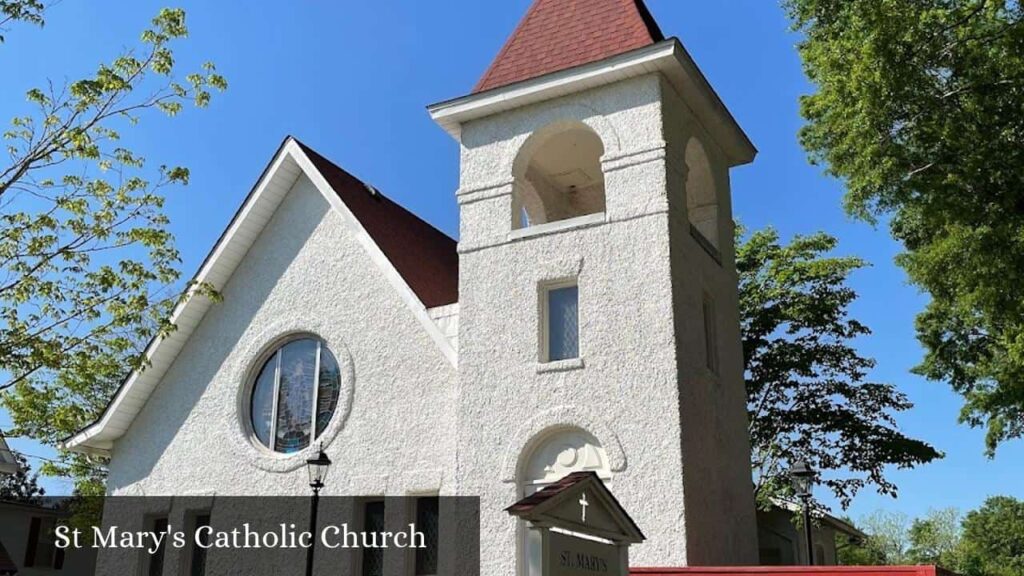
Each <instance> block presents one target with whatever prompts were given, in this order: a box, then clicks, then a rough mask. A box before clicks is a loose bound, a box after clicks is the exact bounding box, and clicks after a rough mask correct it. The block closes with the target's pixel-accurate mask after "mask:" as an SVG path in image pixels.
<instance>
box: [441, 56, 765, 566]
mask: <svg viewBox="0 0 1024 576" xmlns="http://www.w3.org/2000/svg"><path fill="white" fill-rule="evenodd" d="M664 90H665V87H664V86H663V84H662V81H661V80H660V78H659V77H658V76H656V75H652V76H648V77H644V78H638V79H633V80H629V81H626V82H621V83H618V84H613V85H609V86H605V87H602V88H598V89H594V90H590V91H587V92H584V93H581V94H576V95H572V96H566V97H563V98H560V99H557V100H553V101H549V102H544V103H541V104H535V105H531V106H528V107H525V108H521V109H517V110H513V111H510V112H506V113H502V114H499V115H496V116H492V117H489V118H485V119H482V120H478V121H474V122H472V123H470V124H467V125H465V126H463V131H462V170H461V182H460V190H459V200H460V207H461V231H462V237H461V240H460V252H461V267H460V270H461V271H460V276H461V277H460V294H461V298H460V304H459V306H460V313H459V330H460V332H459V343H460V355H459V381H460V389H461V391H462V392H461V395H460V404H459V419H460V421H461V422H463V423H467V424H468V423H473V426H468V425H467V426H464V427H462V428H460V437H459V458H460V467H459V484H458V490H459V491H460V492H464V493H472V494H480V495H481V498H482V502H481V508H482V511H483V512H482V513H483V518H482V520H481V524H482V531H483V533H482V536H481V537H482V547H483V549H485V550H489V551H490V553H489V554H487V555H485V557H484V573H485V574H495V575H497V574H501V575H512V574H514V573H515V572H516V568H515V566H516V556H517V554H518V553H519V552H517V549H516V547H517V540H518V538H517V535H516V526H515V523H513V522H510V521H509V518H508V517H507V515H505V514H504V513H503V512H501V510H502V509H503V508H504V507H505V506H508V505H509V504H510V503H512V502H514V501H515V500H516V499H517V498H518V497H519V496H521V493H520V491H519V487H518V485H517V482H516V478H515V466H512V467H511V469H510V468H509V465H508V462H510V461H521V459H522V458H524V457H525V456H526V454H527V453H528V451H529V447H530V442H531V441H532V439H534V438H537V437H539V436H542V435H543V434H545V433H546V432H549V431H550V430H552V429H557V428H564V427H578V428H583V429H585V430H587V431H588V432H589V433H591V434H593V435H594V436H595V437H596V438H597V440H598V441H599V442H600V443H601V444H602V446H604V447H605V448H606V449H608V450H609V452H610V453H612V452H617V453H618V454H619V457H618V458H617V461H616V462H615V463H613V479H612V486H613V491H614V493H615V494H616V496H617V497H618V498H620V500H621V501H622V504H623V505H624V506H625V508H626V509H627V510H628V511H629V512H630V513H631V514H632V515H633V517H634V518H635V519H636V520H637V522H638V523H639V525H640V527H641V529H643V530H644V532H645V533H646V535H647V536H648V541H647V542H645V543H644V544H642V545H640V546H636V547H634V549H633V550H631V558H630V561H631V564H632V565H635V566H652V565H657V566H675V565H685V564H687V563H691V564H696V563H713V562H714V563H720V564H742V563H753V562H755V561H756V532H755V528H754V516H753V502H752V499H751V498H750V496H749V493H750V486H751V483H750V472H749V466H748V465H747V462H748V455H747V454H739V453H738V450H739V448H740V444H742V442H738V441H736V440H735V439H734V437H735V436H741V437H742V436H744V435H745V431H746V422H745V412H744V404H743V398H742V388H741V387H742V380H739V381H738V386H737V380H736V375H737V374H738V372H737V367H736V366H733V367H730V369H729V370H726V371H724V372H723V374H722V378H721V380H722V382H721V383H718V384H714V385H712V384H711V383H709V382H704V381H698V380H699V378H698V377H697V372H696V371H695V369H694V365H695V361H696V359H697V358H698V357H699V358H701V359H702V358H703V351H704V347H703V346H704V345H703V340H702V337H703V332H702V330H703V328H702V318H701V316H700V300H699V298H700V294H701V290H702V286H704V285H705V284H706V285H708V287H709V289H711V290H717V289H718V288H719V285H726V284H729V283H730V282H731V283H733V287H732V288H731V291H732V293H733V294H732V295H730V294H729V290H728V289H727V290H726V295H725V296H724V297H723V298H722V301H721V302H720V303H719V304H718V306H719V307H720V308H721V309H722V310H723V312H722V313H721V314H720V319H721V321H722V323H723V326H722V327H721V329H720V331H719V334H720V335H721V336H722V340H723V342H725V343H726V345H725V346H723V349H722V362H723V364H724V363H726V362H730V363H735V362H736V358H737V356H736V353H737V351H738V348H737V347H736V346H737V345H738V343H739V341H738V325H737V326H736V327H735V328H731V327H729V326H725V325H724V324H726V323H730V322H737V317H736V314H735V312H730V311H729V310H728V308H729V307H734V306H735V295H734V292H735V285H734V283H735V276H734V273H733V272H732V271H731V268H726V269H724V270H723V269H722V268H718V269H717V270H710V269H705V263H704V262H703V260H710V259H708V258H707V256H706V254H704V253H703V252H701V253H700V254H697V253H696V252H695V250H702V249H701V248H700V247H699V246H696V245H695V244H694V243H693V242H692V241H690V239H689V236H687V237H686V239H685V240H684V239H682V238H679V237H678V234H676V233H675V231H676V229H677V228H678V225H677V222H680V221H681V222H685V221H686V215H685V201H683V202H682V203H678V202H675V201H672V200H671V199H670V194H669V192H668V190H669V189H670V186H671V184H672V182H671V181H670V176H669V173H670V164H671V161H669V160H667V157H668V155H669V154H670V153H671V152H672V150H673V147H672V146H668V145H667V143H666V140H667V139H670V138H678V137H679V136H678V134H676V133H675V132H673V131H670V130H666V123H668V122H678V123H683V124H684V126H685V123H687V122H689V123H690V124H692V120H690V119H688V118H684V117H682V116H681V115H678V114H677V115H674V116H673V114H675V113H676V111H667V110H666V109H667V108H668V107H671V106H674V105H675V104H674V103H672V104H667V105H666V104H663V102H664V100H663V98H665V97H666V94H665V92H664ZM580 122H581V123H583V124H585V125H587V126H589V127H590V128H591V129H593V130H594V131H595V132H596V133H597V134H598V135H599V136H600V137H601V138H602V141H603V143H604V148H605V155H604V157H603V158H602V166H603V170H604V172H605V186H606V195H607V197H606V201H607V209H606V212H605V214H604V217H603V218H598V219H597V220H596V221H595V220H594V219H593V218H590V217H586V218H585V219H584V220H581V221H580V222H585V224H584V225H581V226H579V227H576V228H569V229H562V230H560V231H556V232H552V233H549V234H542V235H534V236H531V235H529V233H528V232H524V231H522V230H519V231H515V232H513V231H511V218H510V215H511V214H512V212H513V209H512V206H513V191H514V190H515V186H516V184H515V182H514V179H513V174H514V173H515V171H516V166H517V162H516V159H517V156H518V154H519V151H520V150H521V149H522V148H523V147H524V146H526V147H527V148H529V147H531V146H532V145H533V139H531V136H533V135H534V134H536V133H538V131H540V133H541V134H543V133H545V132H546V131H548V130H549V129H550V128H549V127H550V126H553V125H554V126H558V125H563V124H569V123H580ZM684 145H685V143H684ZM725 193H726V194H727V188H725ZM684 200H685V198H684ZM727 210H728V204H727V203H726V204H725V211H727ZM727 254H728V255H729V257H730V266H731V252H727ZM715 266H717V264H716V265H715ZM568 277H577V278H578V283H579V301H580V305H579V306H580V334H581V336H580V340H581V344H580V349H581V356H582V362H581V363H571V362H570V363H568V364H567V365H562V366H561V368H564V369H557V370H549V369H546V368H550V367H543V366H540V365H539V364H538V335H539V331H540V329H541V328H540V325H539V321H540V320H539V318H540V315H539V313H538V310H539V307H540V302H539V298H540V294H541V290H540V288H539V287H540V286H541V285H543V284H544V283H545V282H548V281H553V280H561V279H564V278H568ZM694 308H696V310H697V314H694ZM737 366H738V365H737ZM740 370H741V368H740ZM546 415H551V416H546ZM725 436H730V437H731V438H725ZM510 439H511V441H510ZM744 442H745V441H744ZM496 447H502V451H501V453H500V454H496V453H495V448H496ZM722 450H724V451H725V452H726V453H728V454H729V457H733V458H736V457H738V458H739V459H738V461H737V462H733V463H728V464H725V463H722V462H720V461H721V460H723V459H724V458H725V456H723V454H722V452H721V451H722ZM684 451H685V452H686V453H685V454H684ZM501 458H503V459H504V462H505V468H503V471H504V472H505V473H504V474H503V475H502V477H501V478H500V481H498V480H496V479H495V478H494V477H493V476H492V475H491V474H489V473H487V472H484V473H482V472H481V471H488V470H490V469H492V468H493V467H494V466H495V465H497V464H498V463H499V460H500V459H501ZM517 458H518V459H519V460H517ZM691 471H692V475H693V478H692V479H691V478H689V475H690V474H691ZM705 482H715V483H716V484H715V485H711V484H705ZM729 498H735V500H736V501H735V502H728V501H727V500H728V499H729ZM744 505H749V506H750V510H749V513H747V512H743V511H740V510H739V509H740V508H741V507H742V506H744ZM734 510H736V511H737V514H736V516H735V517H734V518H728V514H729V512H731V511H734ZM698 544H699V546H698Z"/></svg>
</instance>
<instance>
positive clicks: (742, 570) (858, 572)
mask: <svg viewBox="0 0 1024 576" xmlns="http://www.w3.org/2000/svg"><path fill="white" fill-rule="evenodd" d="M629 573H630V574H631V575H632V576H669V575H670V574H687V575H690V576H806V575H813V576H956V573H955V572H951V571H949V570H946V569H945V568H941V567H939V566H692V567H687V568H630V569H629Z"/></svg>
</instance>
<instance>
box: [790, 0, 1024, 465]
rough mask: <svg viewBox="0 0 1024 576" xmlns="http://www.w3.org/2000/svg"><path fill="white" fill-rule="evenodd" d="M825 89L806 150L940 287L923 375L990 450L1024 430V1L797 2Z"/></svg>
mask: <svg viewBox="0 0 1024 576" xmlns="http://www.w3.org/2000/svg"><path fill="white" fill-rule="evenodd" d="M784 5H785V6H786V8H787V10H788V13H789V15H790V16H791V18H792V21H793V23H794V27H795V28H796V29H797V30H798V31H800V32H801V33H802V34H803V35H804V38H803V41H802V42H801V43H800V45H799V51H800V55H801V56H802V58H803V62H804V67H805V70H806V72H807V75H808V76H809V78H810V80H811V81H812V82H813V83H814V84H816V86H817V89H818V90H817V92H816V93H814V94H812V95H809V96H806V97H804V98H803V99H802V113H803V116H804V117H805V119H806V120H807V125H806V126H805V128H804V129H803V130H802V132H801V140H802V142H803V145H804V147H805V148H806V149H807V150H808V151H809V152H810V154H811V157H812V159H813V160H814V161H815V162H819V163H822V164H824V165H826V166H827V169H828V171H829V172H830V173H831V174H833V175H834V176H836V177H838V178H841V179H842V180H843V181H844V182H845V184H846V186H847V193H846V199H845V203H846V208H847V210H848V211H849V212H850V213H851V214H854V215H856V216H858V217H861V218H864V219H867V220H870V221H874V220H875V219H876V218H877V217H880V216H886V217H887V220H888V222H889V225H890V229H891V232H892V234H893V235H894V236H895V237H896V238H897V239H898V240H900V241H901V242H902V243H903V245H904V247H905V249H906V250H905V252H904V253H903V254H902V255H901V256H899V258H898V262H899V264H900V265H901V266H902V267H903V268H904V269H905V270H906V271H907V272H908V274H909V276H910V278H911V280H912V281H913V282H914V283H916V284H917V285H919V286H920V287H922V288H923V289H924V290H926V291H927V292H928V293H929V294H930V295H931V302H930V303H929V305H928V307H927V309H926V310H925V311H924V312H923V313H922V314H921V315H920V316H919V317H918V320H917V331H918V337H919V339H920V340H921V342H922V343H923V344H924V346H925V349H926V355H925V358H924V360H923V362H922V363H921V365H920V366H919V367H918V369H917V370H918V371H919V373H920V374H922V375H925V376H926V377H928V378H930V379H933V380H943V381H948V382H949V383H951V384H952V386H953V388H954V389H955V390H956V391H957V392H959V393H960V394H962V395H963V397H964V399H965V403H964V408H963V411H962V413H961V420H962V421H963V422H966V423H968V424H970V425H972V426H979V427H986V428H987V435H986V447H987V451H988V453H989V454H990V455H992V454H994V452H995V450H996V447H997V446H998V445H999V443H1000V442H1003V441H1005V440H1007V439H1009V438H1014V437H1019V436H1021V435H1022V434H1024V298H1021V296H1020V286H1021V285H1022V284H1024V25H1022V21H1024V3H1021V2H1019V1H1017V0H785V1H784Z"/></svg>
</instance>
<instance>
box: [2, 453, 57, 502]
mask: <svg viewBox="0 0 1024 576" xmlns="http://www.w3.org/2000/svg"><path fill="white" fill-rule="evenodd" d="M15 459H16V460H17V461H18V464H19V465H20V469H19V470H18V471H17V472H15V473H14V474H0V501H6V502H22V503H27V504H38V503H39V502H40V501H41V500H42V497H43V496H45V495H46V490H44V489H43V488H42V487H40V486H39V474H38V473H34V472H32V467H31V466H29V463H28V459H27V458H25V456H23V455H21V454H16V455H15Z"/></svg>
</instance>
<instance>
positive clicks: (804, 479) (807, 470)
mask: <svg viewBox="0 0 1024 576" xmlns="http://www.w3.org/2000/svg"><path fill="white" fill-rule="evenodd" d="M789 478H790V480H791V481H792V482H793V492H794V493H795V494H796V497H797V498H799V499H800V501H801V502H802V503H803V512H804V536H805V537H806V538H807V565H808V566H813V565H814V536H813V535H812V534H811V488H812V487H813V485H814V470H813V469H812V468H811V467H810V466H808V465H807V462H804V461H803V460H800V461H799V462H797V463H796V464H793V467H792V468H790V470H789Z"/></svg>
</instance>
